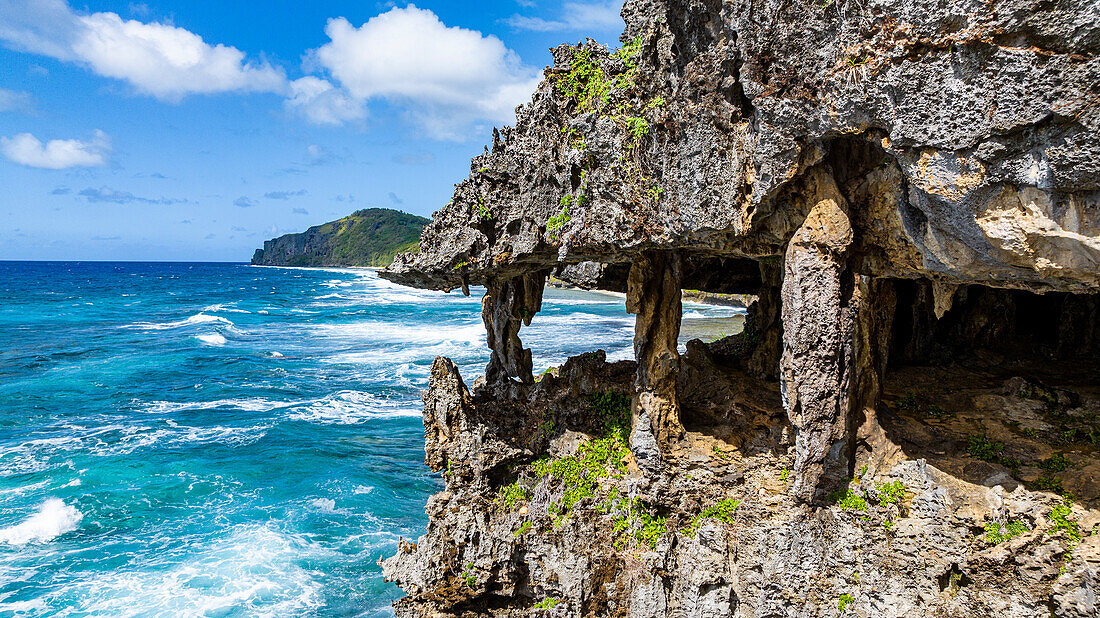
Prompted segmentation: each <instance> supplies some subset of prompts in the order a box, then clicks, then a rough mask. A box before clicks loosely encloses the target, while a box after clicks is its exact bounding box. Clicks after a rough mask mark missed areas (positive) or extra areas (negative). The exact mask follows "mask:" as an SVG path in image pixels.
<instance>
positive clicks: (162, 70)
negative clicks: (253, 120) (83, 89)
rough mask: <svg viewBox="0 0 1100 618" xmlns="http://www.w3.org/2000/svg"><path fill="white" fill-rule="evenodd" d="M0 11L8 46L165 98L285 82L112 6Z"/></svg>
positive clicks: (12, 5) (14, 3)
mask: <svg viewBox="0 0 1100 618" xmlns="http://www.w3.org/2000/svg"><path fill="white" fill-rule="evenodd" d="M0 14H3V15H4V19H2V20H0V41H3V42H4V44H6V45H7V46H8V47H11V48H14V49H17V50H20V51H25V52H30V53H35V54H41V55H44V56H49V57H51V58H56V59H58V60H62V61H65V62H74V63H78V64H82V65H84V66H86V67H88V68H90V69H91V70H92V71H94V72H95V73H97V74H99V75H102V76H104V77H111V78H114V79H119V80H123V81H126V82H128V83H129V84H130V85H132V86H133V87H134V88H135V89H136V90H137V91H138V92H142V93H144V94H149V95H152V96H154V97H157V98H159V99H163V100H166V101H179V100H180V99H182V98H183V97H184V96H186V95H189V94H200V93H204V94H208V93H217V92H231V91H257V92H279V93H281V92H285V91H286V88H287V87H286V77H285V75H284V74H283V72H282V70H280V69H278V68H276V67H273V66H271V65H270V64H268V63H267V62H254V61H249V60H247V59H246V57H245V53H244V52H242V51H240V50H239V49H237V48H235V47H231V46H228V45H221V44H210V43H207V42H206V41H204V40H203V39H202V37H200V36H199V35H197V34H195V33H193V32H190V31H189V30H186V29H184V28H179V27H176V26H172V25H169V24H161V23H144V22H141V21H137V20H133V19H123V18H121V17H119V16H118V14H116V13H92V14H89V15H82V14H78V13H76V12H74V11H73V10H72V9H71V8H70V7H69V5H68V4H67V3H66V2H65V1H64V0H0Z"/></svg>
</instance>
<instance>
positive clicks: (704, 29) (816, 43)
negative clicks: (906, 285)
mask: <svg viewBox="0 0 1100 618" xmlns="http://www.w3.org/2000/svg"><path fill="white" fill-rule="evenodd" d="M1098 11H1100V9H1098V8H1097V6H1096V3H1095V2H1092V1H1091V0H1067V1H1065V2H1057V3H1044V2H1038V1H1037V0H999V1H994V2H984V1H983V2H978V1H976V0H951V1H949V2H947V3H946V4H944V3H941V2H932V1H931V0H927V1H926V0H871V1H869V2H866V3H854V2H836V3H830V4H828V5H826V6H822V5H821V3H820V2H816V1H811V0H797V1H795V2H780V1H778V0H740V1H731V0H727V1H724V2H719V1H712V2H689V1H685V0H667V1H661V0H639V1H630V2H627V4H626V6H625V7H624V9H623V16H624V18H625V20H626V22H627V24H628V28H627V33H626V35H625V37H626V40H636V41H637V45H636V46H628V48H627V52H620V53H618V54H616V55H609V54H608V53H607V52H606V51H605V50H603V49H602V48H601V47H599V46H598V45H595V44H594V43H589V44H587V45H585V46H584V47H582V48H571V47H561V48H558V49H556V50H554V58H555V65H554V66H553V67H552V68H550V69H548V70H547V79H546V80H545V81H544V82H543V83H542V85H540V87H539V89H538V91H537V92H536V93H535V94H534V96H533V99H532V102H531V103H530V104H529V105H527V106H525V107H523V108H521V109H520V112H519V116H518V120H517V124H516V127H515V128H506V129H504V130H503V131H501V132H500V134H499V138H496V137H495V138H494V140H493V145H492V148H491V150H490V151H489V152H487V153H486V154H484V155H482V156H480V157H477V158H476V159H475V160H474V162H473V164H472V165H471V172H472V174H471V176H470V178H469V179H468V180H466V181H464V182H463V183H462V184H461V185H460V186H459V187H458V190H457V191H456V193H455V199H454V201H453V202H452V203H450V204H449V205H448V206H446V207H444V208H443V209H442V210H440V211H439V212H438V213H436V215H435V217H434V220H433V222H432V224H430V226H429V228H428V229H427V231H426V232H425V234H424V236H423V239H422V242H421V248H420V252H419V253H418V254H415V255H410V256H406V257H405V258H403V259H401V260H399V261H398V262H397V263H396V264H394V266H393V267H391V268H390V269H388V271H387V273H386V275H385V276H388V277H390V278H392V279H394V280H396V281H400V282H406V283H410V284H413V285H421V286H431V287H440V288H448V287H458V285H460V284H461V277H462V273H459V272H456V271H455V270H454V269H453V266H454V265H456V264H458V263H460V262H463V261H466V262H468V263H469V267H468V269H467V270H468V272H467V275H468V276H469V278H470V280H472V281H486V280H488V279H489V278H491V277H500V276H509V274H511V273H515V272H519V271H526V270H530V269H531V268H532V267H547V268H548V267H553V266H555V265H558V264H561V263H576V262H581V261H584V260H596V261H600V262H615V263H623V262H629V261H631V260H632V258H633V257H634V256H636V255H638V254H639V253H640V252H642V251H645V250H647V249H648V248H651V247H665V248H681V249H688V250H694V251H698V252H705V253H707V254H711V255H748V256H764V255H781V254H782V253H784V248H785V245H786V242H787V241H788V240H789V238H790V236H791V235H792V234H793V232H794V231H795V230H796V229H798V227H799V226H800V225H801V220H802V218H803V217H804V216H805V214H806V213H805V211H801V212H800V211H799V209H797V208H793V207H792V205H791V201H792V199H793V200H797V196H794V195H792V194H791V189H795V188H797V187H796V185H797V184H798V180H799V179H800V178H801V177H802V176H803V175H805V174H807V173H808V172H809V171H810V170H811V168H814V167H825V168H827V169H829V170H830V171H831V173H832V174H833V175H834V176H836V180H837V182H838V184H840V185H841V190H842V192H844V193H845V196H846V198H847V199H848V201H849V202H851V204H852V208H853V213H852V216H853V221H854V224H855V227H856V230H855V232H856V234H855V238H854V242H855V243H856V245H857V246H858V248H859V249H860V251H861V252H863V253H866V254H867V259H866V260H865V261H866V262H867V263H866V264H862V265H861V266H860V270H861V272H862V274H871V275H887V274H890V275H897V276H904V277H913V276H918V275H924V276H935V277H947V278H950V279H953V280H957V281H959V282H970V283H983V284H989V283H990V282H996V283H997V284H998V285H1005V286H1011V287H1027V288H1035V289H1062V290H1076V291H1081V290H1083V289H1095V287H1096V285H1097V283H1098V277H1100V275H1098V272H1100V268H1098V267H1097V266H1098V264H1100V261H1098V260H1100V253H1098V237H1100V227H1098V225H1100V224H1098V221H1100V138H1098V129H1100V104H1098V101H1100V99H1098V97H1100V93H1098V92H1097V90H1096V87H1095V84H1096V83H1098V82H1100V60H1098V52H1100V26H1098V25H1097V24H1098V23H1100V18H1098V17H1100V15H1098ZM578 66H581V67H583V68H585V69H586V70H589V71H590V73H591V72H593V71H597V72H599V74H600V75H601V78H600V80H599V83H595V84H594V82H593V81H592V80H589V81H584V80H583V79H582V80H581V83H580V86H581V87H577V82H576V80H577V79H581V78H578V77H577V75H578V74H577V72H576V71H575V70H574V69H575V68H576V67H578ZM571 79H572V80H574V81H572V82H571V81H570V80H571ZM593 84H594V85H593ZM589 86H591V87H592V89H594V90H597V91H598V92H595V93H594V94H593V93H592V92H591V91H590V90H586V88H588V87H589ZM605 92H606V94H604V93H605ZM587 95H592V96H591V97H589V98H587V99H586V96H587ZM481 204H484V206H485V207H486V208H488V210H489V212H491V214H492V218H491V219H486V218H485V217H484V216H483V215H482V214H481V209H480V208H479V206H480V205H481ZM563 211H567V218H563V217H560V216H559V215H561V214H562V213H563ZM556 216H557V217H559V218H558V219H557V222H556V223H554V224H552V225H550V226H549V227H548V225H547V224H548V221H551V219H552V218H553V217H556ZM562 219H565V220H564V222H562ZM558 223H560V225H558Z"/></svg>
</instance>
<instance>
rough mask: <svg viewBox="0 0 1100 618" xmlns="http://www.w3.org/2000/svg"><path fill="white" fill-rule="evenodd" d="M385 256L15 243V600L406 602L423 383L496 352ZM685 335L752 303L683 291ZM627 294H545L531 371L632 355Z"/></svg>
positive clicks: (1, 461)
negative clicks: (125, 259) (395, 280)
mask: <svg viewBox="0 0 1100 618" xmlns="http://www.w3.org/2000/svg"><path fill="white" fill-rule="evenodd" d="M481 294H482V290H478V289H475V290H474V291H473V295H472V296H471V297H470V298H466V297H463V296H462V295H461V294H460V293H458V292H453V293H451V294H443V293H439V292H430V291H425V290H415V289H410V288H405V287H401V286H397V285H394V284H392V283H389V282H387V281H385V280H382V279H380V278H378V276H377V275H376V274H375V272H374V271H372V270H365V269H363V270H360V269H356V270H350V269H347V270H345V269H292V268H274V267H263V268H261V267H251V266H247V265H243V264H181V263H104V262H92V263H65V262H49V263H46V262H0V616H46V615H49V616H55V615H56V616H85V615H95V616H173V617H174V616H299V615H305V616H391V615H392V614H393V612H392V610H391V609H390V604H391V603H392V602H393V600H394V599H396V598H398V597H399V596H400V594H401V593H400V590H399V589H398V588H397V587H396V586H394V585H392V584H387V583H384V582H383V581H382V577H381V572H380V569H379V567H378V566H377V564H376V562H377V561H378V559H379V558H380V557H384V556H388V555H390V554H392V553H394V552H395V551H396V548H397V541H398V539H399V538H400V537H405V538H408V539H415V537H417V536H419V535H420V534H422V533H423V531H424V525H425V523H426V520H425V516H424V510H423V509H424V504H425V501H426V500H427V498H428V496H429V495H430V494H431V493H433V492H435V491H438V490H439V489H440V488H441V487H442V482H441V479H440V478H439V477H438V475H434V474H431V473H430V472H429V471H428V469H427V467H425V466H424V464H423V460H424V452H423V426H422V425H421V420H420V418H421V417H420V410H421V401H420V393H421V392H422V391H423V390H424V389H425V388H426V387H427V380H428V371H429V368H430V366H431V363H432V360H433V359H434V358H435V357H436V356H440V355H443V356H448V357H450V358H452V359H453V360H454V361H455V362H456V363H458V364H459V366H460V367H461V370H462V374H463V376H464V378H465V379H466V381H467V384H471V383H472V382H473V379H474V377H476V376H477V375H479V374H480V373H481V372H482V370H483V368H484V365H485V363H486V362H487V360H488V350H487V349H486V348H485V332H484V330H483V327H482V325H481V317H480V297H481ZM684 311H685V313H684V315H685V320H684V337H683V338H684V339H686V338H687V337H690V336H699V335H703V336H706V333H722V332H735V331H736V330H737V329H738V328H739V324H740V320H741V311H740V310H739V309H734V308H729V307H716V306H707V305H696V304H685V310H684ZM633 322H634V318H633V316H631V315H628V314H627V313H626V312H625V310H624V307H623V300H622V298H621V297H616V296H614V295H608V294H601V293H591V292H581V291H574V290H554V289H548V290H547V293H546V299H545V304H544V306H543V312H542V313H540V314H539V315H537V316H535V318H534V321H533V322H532V325H531V326H530V327H524V329H523V330H522V332H521V333H520V335H521V337H522V338H523V341H524V343H525V345H527V346H529V347H531V348H532V350H533V355H534V363H535V370H536V372H541V371H542V370H543V369H545V368H546V367H548V366H551V365H556V364H560V363H561V362H563V361H564V360H565V358H567V357H568V356H572V355H575V354H579V353H581V352H585V351H589V350H593V349H597V348H602V349H604V350H606V351H607V352H608V356H609V358H612V359H620V358H631V357H632V356H633V349H632V341H631V337H632V336H633Z"/></svg>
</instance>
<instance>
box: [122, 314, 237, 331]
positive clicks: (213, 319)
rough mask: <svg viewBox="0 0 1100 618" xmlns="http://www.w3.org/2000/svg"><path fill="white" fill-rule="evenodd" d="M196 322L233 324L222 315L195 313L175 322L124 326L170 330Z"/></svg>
mask: <svg viewBox="0 0 1100 618" xmlns="http://www.w3.org/2000/svg"><path fill="white" fill-rule="evenodd" d="M196 324H223V325H225V326H233V322H230V321H229V320H227V319H225V318H223V317H221V316H220V315H210V314H207V313H196V314H195V315H193V316H191V317H189V318H187V319H185V320H177V321H175V322H160V323H153V322H138V323H136V324H129V325H127V326H123V328H140V329H141V330H168V329H171V328H182V327H185V326H194V325H196Z"/></svg>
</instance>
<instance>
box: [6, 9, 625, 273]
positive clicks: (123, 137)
mask: <svg viewBox="0 0 1100 618" xmlns="http://www.w3.org/2000/svg"><path fill="white" fill-rule="evenodd" d="M620 6H621V1H619V0H573V1H565V2H563V1H561V0H500V1H488V2H486V1H480V2H475V1H462V2H430V1H423V0H422V1H420V2H416V3H415V5H414V4H406V3H393V2H385V3H380V2H323V1H315V2H308V3H304V2H300V1H291V0H266V1H264V2H241V1H237V2H195V1H191V2H182V1H157V0H149V1H145V2H108V1H89V2H86V3H80V4H70V3H66V2H65V1H64V0H0V187H2V188H3V192H2V193H0V221H2V223H0V259H37V260H48V259H55V260H78V259H79V260H182V261H192V260H193V261H204V260H226V261H247V260H248V258H250V257H251V254H252V251H253V250H254V249H255V248H256V247H259V246H260V245H261V244H262V241H263V240H264V239H267V238H271V237H273V236H277V235H279V234H283V233H286V232H295V231H301V230H304V229H305V228H306V227H309V226H310V225H315V224H318V223H323V222H325V221H329V220H332V219H335V218H338V217H341V216H344V215H346V214H348V213H350V212H352V211H354V210H357V209H359V208H368V207H374V206H379V207H389V208H398V209H401V210H405V211H408V212H412V213H415V214H420V215H424V216H428V215H429V214H430V213H431V212H432V211H434V210H436V209H437V208H438V207H439V206H440V205H442V204H443V203H444V202H446V201H447V200H448V199H450V195H451V192H452V190H453V185H454V183H456V182H458V181H459V180H461V179H462V178H464V177H465V176H466V175H467V174H468V173H469V160H470V157H471V156H473V155H475V154H477V153H478V152H480V151H481V149H482V146H483V145H484V144H486V143H487V142H488V140H489V135H490V131H491V127H492V126H494V125H495V126H499V125H502V124H511V122H512V121H513V119H514V118H513V115H512V112H511V109H512V108H513V106H514V105H515V104H516V103H518V102H522V101H526V100H527V98H528V95H529V94H530V91H531V89H532V88H533V86H534V84H535V83H536V81H537V79H538V78H539V77H540V76H541V72H542V69H543V67H545V66H546V65H547V64H548V63H549V62H550V54H549V51H548V49H549V48H550V47H553V46H555V45H557V44H559V43H563V42H577V41H580V40H583V38H584V37H585V36H591V37H592V38H594V39H596V40H598V41H600V42H601V43H605V44H608V45H611V46H615V45H617V44H618V37H619V34H620V33H621V32H622V28H623V24H622V21H621V19H620V18H619V17H618V11H619V8H620Z"/></svg>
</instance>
